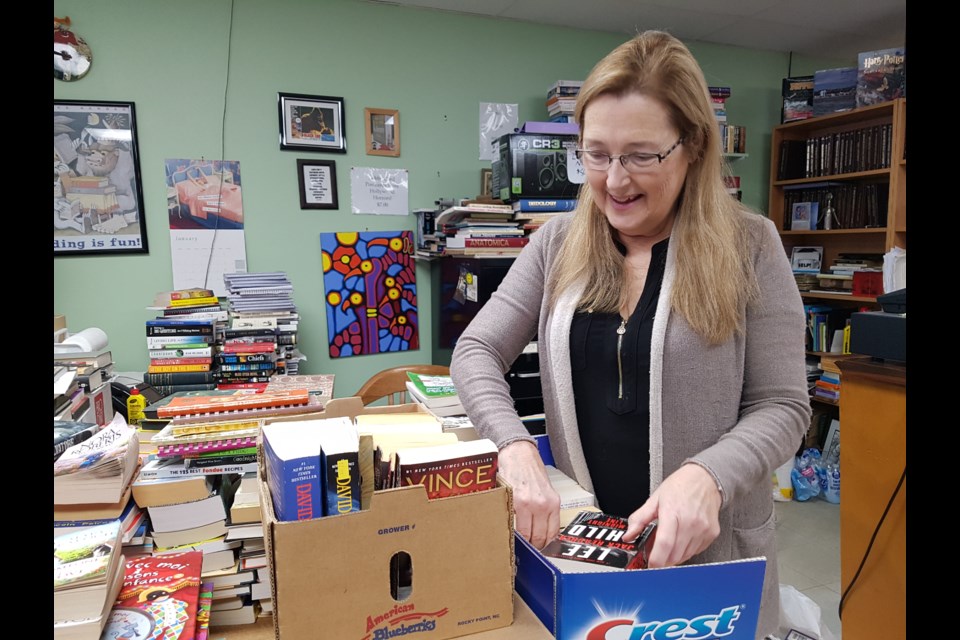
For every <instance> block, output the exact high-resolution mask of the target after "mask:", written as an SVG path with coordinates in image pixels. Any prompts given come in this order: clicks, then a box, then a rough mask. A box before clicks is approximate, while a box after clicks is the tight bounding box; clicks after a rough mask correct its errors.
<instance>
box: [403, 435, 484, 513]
mask: <svg viewBox="0 0 960 640" xmlns="http://www.w3.org/2000/svg"><path fill="white" fill-rule="evenodd" d="M394 458H395V464H394V484H395V485H396V486H398V487H408V486H413V485H418V484H419V485H422V486H423V487H424V488H425V489H426V490H427V499H429V500H433V499H436V498H447V497H450V496H456V495H462V494H466V493H474V492H477V491H486V490H487V489H495V488H496V486H497V462H498V454H497V445H495V444H494V443H493V441H491V440H488V439H487V438H480V439H478V440H469V441H462V442H454V443H451V444H445V445H438V446H434V447H408V448H400V449H397V450H396V452H395V453H394Z"/></svg>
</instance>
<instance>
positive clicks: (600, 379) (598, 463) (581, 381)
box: [570, 238, 669, 517]
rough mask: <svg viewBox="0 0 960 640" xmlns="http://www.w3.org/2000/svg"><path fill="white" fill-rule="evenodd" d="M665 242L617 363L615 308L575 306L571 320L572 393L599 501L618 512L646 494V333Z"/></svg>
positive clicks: (658, 250)
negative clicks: (589, 309)
mask: <svg viewBox="0 0 960 640" xmlns="http://www.w3.org/2000/svg"><path fill="white" fill-rule="evenodd" d="M668 243H669V238H667V239H665V240H662V241H660V242H658V243H657V244H655V245H654V246H653V253H652V255H651V258H650V268H649V269H648V271H647V280H646V283H645V284H644V287H643V294H642V295H641V296H640V300H639V301H638V302H637V307H636V309H634V312H633V313H632V314H631V315H630V318H629V319H628V320H627V323H626V327H625V328H626V331H625V333H624V334H623V339H622V342H621V344H620V354H621V360H620V365H619V366H618V363H617V342H618V337H619V336H618V335H617V329H618V328H619V327H620V323H621V318H620V314H619V313H590V312H585V311H579V312H577V313H576V314H574V317H573V324H572V326H571V327H570V361H571V366H572V368H573V397H574V403H575V405H576V408H577V423H578V425H579V427H580V441H581V443H582V444H583V453H584V456H585V457H586V462H587V468H588V469H589V470H590V477H591V479H592V480H593V489H594V493H595V495H596V497H597V504H598V506H599V508H600V509H601V510H603V512H604V513H609V514H614V515H618V516H623V517H627V516H629V515H630V514H631V513H633V512H634V511H636V510H637V509H639V508H640V507H641V506H642V505H643V503H644V502H646V500H647V498H648V497H649V495H650V451H649V449H650V402H649V401H650V339H651V336H652V333H653V319H654V316H655V315H656V311H657V299H658V298H659V297H660V286H661V284H662V283H663V272H664V268H665V265H666V258H667V245H668ZM621 381H622V386H621Z"/></svg>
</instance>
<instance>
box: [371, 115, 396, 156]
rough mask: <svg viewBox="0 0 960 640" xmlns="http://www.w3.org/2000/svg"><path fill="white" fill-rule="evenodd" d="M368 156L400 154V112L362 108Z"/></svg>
mask: <svg viewBox="0 0 960 640" xmlns="http://www.w3.org/2000/svg"><path fill="white" fill-rule="evenodd" d="M363 120H364V123H365V124H364V129H365V130H366V133H367V155H368V156H394V157H396V156H399V155H400V112H399V111H397V110H396V109H373V108H371V107H367V108H366V109H364V110H363Z"/></svg>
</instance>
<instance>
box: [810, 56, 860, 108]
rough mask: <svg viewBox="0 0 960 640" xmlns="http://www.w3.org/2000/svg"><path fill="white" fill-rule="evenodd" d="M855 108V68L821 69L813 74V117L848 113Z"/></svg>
mask: <svg viewBox="0 0 960 640" xmlns="http://www.w3.org/2000/svg"><path fill="white" fill-rule="evenodd" d="M856 106H857V68H856V67H840V68H837V69H821V70H819V71H815V72H814V73H813V115H815V116H825V115H828V114H830V113H838V112H841V111H850V110H851V109H853V108H854V107H856Z"/></svg>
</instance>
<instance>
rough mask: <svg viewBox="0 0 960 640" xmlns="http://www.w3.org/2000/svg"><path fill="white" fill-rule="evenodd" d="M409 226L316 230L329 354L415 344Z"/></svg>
mask: <svg viewBox="0 0 960 640" xmlns="http://www.w3.org/2000/svg"><path fill="white" fill-rule="evenodd" d="M415 247H416V245H415V244H414V238H413V231H410V230H400V231H352V232H340V233H333V232H331V233H321V234H320V251H321V254H322V256H323V286H324V290H325V304H324V308H325V310H326V316H327V340H328V345H329V355H330V357H331V358H348V357H352V356H362V355H371V354H376V353H394V352H397V351H414V350H417V349H419V348H420V330H419V326H420V320H419V318H420V314H419V310H418V309H419V306H418V303H417V267H416V261H415V260H414V259H413V256H414V253H415V251H416V248H415Z"/></svg>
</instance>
